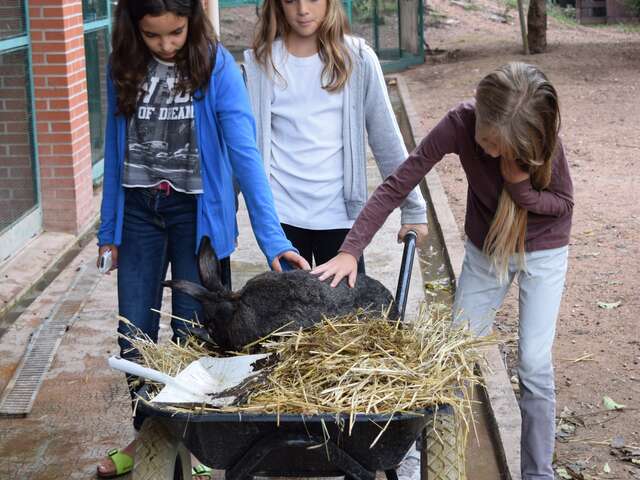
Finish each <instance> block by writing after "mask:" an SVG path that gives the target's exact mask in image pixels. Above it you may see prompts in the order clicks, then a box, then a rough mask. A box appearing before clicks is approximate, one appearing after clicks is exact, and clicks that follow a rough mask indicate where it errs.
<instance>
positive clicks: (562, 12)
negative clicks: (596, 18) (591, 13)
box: [547, 3, 578, 26]
mask: <svg viewBox="0 0 640 480" xmlns="http://www.w3.org/2000/svg"><path fill="white" fill-rule="evenodd" d="M547 14H548V15H549V16H550V17H553V18H555V19H556V20H558V21H559V22H560V23H564V24H565V25H571V26H575V25H577V24H578V23H577V21H576V9H575V7H572V6H571V5H567V6H566V7H565V8H562V7H561V6H559V5H557V4H555V3H548V4H547Z"/></svg>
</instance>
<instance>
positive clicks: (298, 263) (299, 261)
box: [271, 250, 311, 272]
mask: <svg viewBox="0 0 640 480" xmlns="http://www.w3.org/2000/svg"><path fill="white" fill-rule="evenodd" d="M280 259H283V260H286V261H287V262H289V265H292V266H294V267H296V268H299V269H301V270H311V266H310V265H309V263H308V262H307V261H306V260H305V259H304V257H302V256H300V255H298V254H297V253H296V252H294V251H293V250H289V251H286V252H284V253H283V254H281V255H278V256H277V257H276V258H274V259H273V262H271V268H273V270H275V271H276V272H282V265H280Z"/></svg>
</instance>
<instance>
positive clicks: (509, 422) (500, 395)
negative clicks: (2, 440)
mask: <svg viewBox="0 0 640 480" xmlns="http://www.w3.org/2000/svg"><path fill="white" fill-rule="evenodd" d="M395 78H396V81H397V86H398V91H399V93H400V98H401V100H402V103H403V105H404V109H405V112H406V114H407V117H408V120H409V125H410V127H411V135H412V136H413V139H414V141H415V144H416V145H418V144H419V143H420V140H421V138H420V137H419V136H417V135H416V133H415V132H417V131H419V130H420V129H419V128H418V125H419V124H420V117H419V116H418V115H417V113H416V111H415V110H414V108H413V103H412V101H411V95H410V92H409V88H408V87H407V84H406V82H405V80H404V78H403V77H402V76H397V77H395ZM425 180H426V184H427V189H428V192H429V196H430V199H431V206H432V207H433V212H434V217H435V219H436V223H437V224H436V225H429V228H431V229H433V228H437V229H438V230H439V233H440V234H441V236H442V239H443V243H444V245H445V260H446V262H447V263H448V267H449V269H450V272H451V278H452V279H453V280H454V281H455V279H457V276H458V275H459V272H460V271H461V269H462V261H463V258H464V243H463V241H462V236H461V235H460V230H459V228H458V225H457V223H456V221H455V218H454V216H453V213H452V211H451V208H450V207H449V200H448V198H447V194H446V193H445V191H444V188H443V186H442V183H441V182H440V177H439V175H438V172H437V168H434V169H432V170H431V171H430V172H429V174H428V175H427V176H426V177H425ZM484 355H485V357H486V360H487V362H486V364H482V365H480V366H479V367H480V370H481V373H482V376H483V378H484V381H485V400H486V403H487V406H488V410H489V414H490V416H491V420H492V423H493V434H494V436H495V440H496V451H497V453H498V455H499V457H500V458H499V460H500V461H501V462H502V466H503V474H504V478H506V479H507V480H520V479H521V478H522V477H521V473H520V428H521V420H520V408H519V407H518V402H517V400H516V397H515V395H514V393H513V388H512V387H511V382H510V381H509V375H508V374H507V370H506V367H505V364H504V362H503V360H502V356H501V354H500V351H499V349H498V346H497V345H494V346H491V347H489V348H487V349H486V350H485V352H484Z"/></svg>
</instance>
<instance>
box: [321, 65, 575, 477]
mask: <svg viewBox="0 0 640 480" xmlns="http://www.w3.org/2000/svg"><path fill="white" fill-rule="evenodd" d="M559 128H560V111H559V107H558V96H557V92H556V90H555V88H554V87H553V86H552V85H551V83H550V82H549V81H548V79H547V78H546V76H545V75H544V74H543V73H542V72H541V71H540V70H539V69H538V68H537V67H534V66H531V65H527V64H523V63H510V64H508V65H504V66H502V67H500V68H498V69H497V70H495V71H494V72H492V73H490V74H489V75H487V76H486V77H485V78H484V79H482V80H481V82H480V83H479V85H478V88H477V89H476V96H475V102H470V103H462V104H460V105H459V106H457V107H456V108H454V109H453V110H451V111H450V112H448V113H447V115H446V116H445V117H444V118H443V119H442V120H441V121H440V122H439V123H438V125H436V127H435V128H434V129H433V130H431V132H430V133H429V134H428V135H427V136H426V137H425V138H424V139H423V140H422V142H421V143H420V145H419V146H418V147H417V148H416V149H415V150H414V152H413V153H412V154H411V155H410V156H409V158H407V160H406V161H405V162H404V163H403V164H402V165H401V166H400V167H398V169H397V170H396V171H395V172H394V173H393V175H391V176H390V177H388V178H387V180H385V182H384V183H383V184H382V185H380V187H378V189H377V190H376V191H375V192H374V194H373V195H372V197H371V198H370V199H369V201H368V202H367V204H366V206H365V208H364V210H363V211H362V212H361V213H360V215H359V216H358V218H357V220H356V222H355V224H354V225H353V228H352V229H351V231H350V233H349V234H348V235H347V237H346V239H345V241H344V243H343V244H342V247H341V248H340V253H339V254H338V256H336V257H334V258H333V259H332V260H330V261H329V262H327V263H325V264H324V265H320V266H319V267H317V268H316V269H315V270H313V273H316V274H319V275H320V279H322V280H324V279H326V278H330V277H333V280H332V285H337V283H338V282H339V281H340V280H341V279H342V278H344V277H345V276H346V277H348V281H349V284H350V285H353V284H354V282H355V276H356V259H357V258H358V257H359V256H360V255H361V254H362V251H363V250H364V248H365V247H366V246H367V245H368V244H369V242H370V241H371V239H372V238H373V236H374V235H375V233H376V232H377V231H378V229H379V228H380V227H381V226H382V224H383V223H384V221H385V219H386V218H387V216H388V215H389V213H390V212H391V211H392V210H393V209H394V208H396V207H397V206H398V205H400V203H401V202H402V201H403V200H404V198H405V196H406V195H407V194H408V192H410V191H411V190H412V188H413V187H414V186H415V185H417V184H418V183H419V182H420V180H421V179H422V178H423V177H424V175H426V174H427V172H429V170H431V168H432V167H433V166H434V165H435V164H436V163H437V162H439V161H440V160H441V159H442V158H443V157H444V156H445V155H446V154H448V153H455V154H457V155H458V156H459V158H460V161H461V163H462V166H463V168H464V171H465V173H466V176H467V181H468V192H467V210H466V217H465V233H466V235H467V237H468V240H467V243H466V246H465V258H464V263H463V266H462V272H461V274H460V277H459V280H458V285H457V289H456V295H455V300H454V324H455V325H461V324H463V323H468V324H469V327H470V328H471V330H472V331H473V332H474V333H475V334H477V335H486V334H488V333H489V332H490V330H491V327H492V323H493V321H494V319H495V313H496V311H497V310H498V309H499V308H500V305H501V304H502V302H503V300H504V297H505V295H506V293H507V290H508V288H509V285H510V284H511V283H512V282H513V280H514V278H515V277H516V276H517V277H518V289H519V339H520V340H519V342H520V344H519V367H518V373H519V379H520V387H521V390H520V391H521V397H520V409H521V412H522V436H521V440H522V464H521V469H522V478H523V479H524V480H529V479H534V478H535V479H536V480H539V479H545V480H552V479H553V470H552V466H551V464H552V459H553V449H554V441H555V439H554V436H555V424H554V421H555V392H554V379H553V366H552V359H551V350H552V346H553V339H554V337H555V325H556V319H557V316H558V311H559V308H560V300H561V297H562V290H563V287H564V282H565V275H566V269H567V256H568V244H569V234H570V229H571V217H572V210H573V186H572V183H571V177H570V175H569V166H568V164H567V160H566V158H565V156H564V151H563V148H562V144H561V142H560V140H559V138H558V131H559Z"/></svg>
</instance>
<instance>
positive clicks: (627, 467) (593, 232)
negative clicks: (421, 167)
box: [404, 0, 640, 479]
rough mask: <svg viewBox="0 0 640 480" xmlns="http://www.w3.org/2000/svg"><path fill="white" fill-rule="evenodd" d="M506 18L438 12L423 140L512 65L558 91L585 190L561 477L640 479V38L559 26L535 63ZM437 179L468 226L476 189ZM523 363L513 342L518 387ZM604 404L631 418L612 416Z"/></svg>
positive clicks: (636, 32)
mask: <svg viewBox="0 0 640 480" xmlns="http://www.w3.org/2000/svg"><path fill="white" fill-rule="evenodd" d="M504 12H505V6H504V4H503V3H501V2H500V3H497V2H496V1H485V0H474V1H473V3H472V4H468V5H467V6H460V4H459V2H450V1H448V0H433V1H430V2H429V15H428V17H427V29H426V35H425V39H426V42H427V44H428V46H429V47H430V49H431V50H432V51H434V54H433V55H429V56H428V57H427V64H426V65H424V66H421V67H418V68H414V69H411V70H409V71H407V72H405V73H404V76H405V78H406V79H407V82H408V85H409V88H410V91H411V94H412V100H413V102H414V107H415V108H416V110H417V111H418V112H419V113H422V114H423V123H424V132H419V133H420V135H421V136H422V135H423V134H424V133H426V132H427V131H428V130H429V128H431V127H432V126H433V125H435V123H436V122H437V121H438V120H439V119H440V117H441V116H442V115H444V113H446V111H447V110H448V109H449V108H451V107H453V106H454V105H455V104H456V103H457V102H459V101H460V100H462V99H466V98H470V97H471V96H472V95H473V89H474V85H475V84H476V83H477V81H478V80H479V79H480V78H481V77H482V75H483V74H485V73H487V72H489V71H490V70H491V69H493V68H494V67H496V66H498V65H500V64H502V63H505V62H507V61H511V60H523V61H528V62H530V63H535V64H537V65H540V66H541V67H542V68H543V70H544V71H545V72H546V73H547V74H548V76H549V77H550V79H551V80H552V82H553V83H554V84H555V86H556V88H557V89H558V91H559V94H560V99H561V102H562V103H561V107H562V114H563V117H562V122H563V128H562V138H563V141H564V145H565V149H566V153H567V158H568V160H569V163H570V166H571V174H572V177H573V182H574V188H575V207H574V223H573V229H572V237H571V245H570V260H569V272H568V276H567V286H566V292H565V296H564V300H563V304H562V308H561V312H560V317H559V320H558V327H557V340H556V343H555V349H554V359H555V366H556V384H557V392H558V409H557V415H558V433H557V449H556V451H557V464H556V472H557V473H558V474H559V475H560V474H562V475H564V476H562V477H560V476H559V478H576V479H588V478H603V479H605V478H611V479H613V478H617V479H638V478H640V465H638V464H634V463H632V462H631V458H635V459H636V461H637V462H639V463H640V365H639V364H640V328H639V326H638V313H639V312H640V308H639V304H640V302H639V301H638V297H637V296H636V294H637V292H638V275H639V274H640V247H639V246H638V245H639V243H638V241H639V239H640V194H639V193H638V184H639V182H640V174H639V173H638V171H637V170H635V169H634V165H637V164H638V163H637V162H638V159H639V157H640V135H639V134H638V126H639V125H640V29H639V28H637V27H636V28H635V29H634V28H624V29H623V28H620V27H616V26H606V27H584V26H578V25H575V24H571V23H566V22H560V21H558V20H557V19H555V18H549V32H548V33H549V34H548V41H549V48H548V51H547V53H545V54H542V55H535V56H531V57H525V56H524V55H522V53H521V52H522V48H521V43H520V42H521V37H520V30H519V24H518V18H517V12H514V11H513V10H511V11H510V12H507V23H501V22H499V21H496V20H499V19H498V18H497V17H495V16H494V17H491V16H492V14H493V15H496V14H498V15H500V14H504ZM490 17H491V18H490ZM636 168H637V167H636ZM438 171H439V173H440V177H441V180H442V182H443V184H444V186H445V189H446V191H447V194H448V196H449V199H450V202H451V207H452V209H453V212H454V215H455V217H456V219H457V221H458V224H459V225H460V226H462V224H463V216H464V208H465V202H466V188H467V187H466V180H465V178H464V174H463V172H462V169H461V168H460V165H459V162H458V161H457V160H456V159H455V158H451V159H445V161H443V162H442V163H441V164H440V165H439V166H438ZM514 290H515V289H512V291H511V293H510V296H509V298H508V300H507V302H506V304H505V305H504V306H503V308H502V309H501V311H500V312H499V314H498V330H499V331H500V332H501V333H502V334H504V335H505V338H515V335H516V334H517V322H516V312H517V298H516V295H515V294H514ZM516 351H517V348H516V343H515V341H511V342H509V343H508V344H507V348H505V354H506V356H507V363H508V364H509V367H510V371H511V374H512V375H515V374H516V371H515V370H514V368H513V366H514V363H515V358H514V357H515V355H514V352H516ZM513 380H515V378H513ZM604 396H608V397H611V398H612V399H613V400H614V401H615V402H617V403H618V404H624V405H626V408H625V409H623V410H620V411H610V410H606V409H605V408H604V406H603V397H604ZM630 453H631V454H635V455H636V456H631V455H630ZM625 454H626V456H627V457H628V459H627V460H623V459H622V457H624V456H625ZM572 474H573V475H572Z"/></svg>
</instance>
